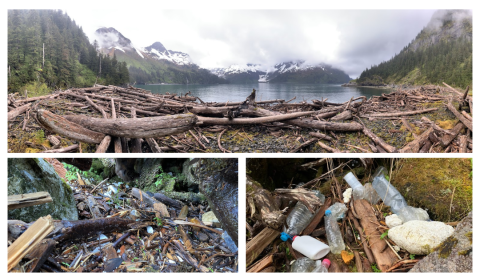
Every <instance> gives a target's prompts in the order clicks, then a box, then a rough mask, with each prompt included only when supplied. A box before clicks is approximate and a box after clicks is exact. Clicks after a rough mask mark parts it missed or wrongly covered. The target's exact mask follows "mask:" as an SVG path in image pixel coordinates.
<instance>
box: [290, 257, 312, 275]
mask: <svg viewBox="0 0 480 278" xmlns="http://www.w3.org/2000/svg"><path fill="white" fill-rule="evenodd" d="M315 266H316V264H315V261H313V260H311V259H309V258H307V257H303V258H300V259H298V260H296V261H294V262H293V264H292V270H291V272H312V270H314V269H315Z"/></svg>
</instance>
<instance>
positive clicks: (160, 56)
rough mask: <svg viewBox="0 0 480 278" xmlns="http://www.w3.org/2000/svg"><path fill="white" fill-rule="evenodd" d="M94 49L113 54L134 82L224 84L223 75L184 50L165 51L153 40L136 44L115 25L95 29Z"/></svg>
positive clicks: (163, 47)
mask: <svg viewBox="0 0 480 278" xmlns="http://www.w3.org/2000/svg"><path fill="white" fill-rule="evenodd" d="M95 40H96V43H97V47H98V48H97V49H98V50H99V51H100V52H101V53H103V54H106V55H110V56H114V55H115V56H116V57H117V60H118V61H120V62H125V63H126V64H127V67H128V71H129V74H130V81H131V82H132V83H137V84H150V83H173V84H187V83H191V84H217V83H226V82H227V81H226V80H225V79H223V78H219V77H218V76H216V75H214V74H212V73H211V72H210V71H208V70H206V69H202V68H200V67H199V66H198V65H196V64H194V63H193V62H192V61H191V60H190V56H189V55H188V54H186V53H183V52H180V51H174V50H168V49H167V48H166V47H165V46H164V45H163V44H162V43H160V42H155V43H153V44H152V45H150V46H147V47H138V46H136V45H135V44H134V43H132V41H130V40H129V39H128V38H126V37H125V36H123V35H122V34H121V33H120V32H119V31H117V30H115V29H114V28H100V29H98V30H97V31H96V32H95Z"/></svg>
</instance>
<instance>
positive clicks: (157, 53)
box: [144, 42, 192, 65]
mask: <svg viewBox="0 0 480 278" xmlns="http://www.w3.org/2000/svg"><path fill="white" fill-rule="evenodd" d="M144 51H145V53H147V54H149V55H150V56H151V57H152V58H154V59H157V60H167V61H170V62H172V63H174V64H177V65H189V64H191V63H192V61H191V60H190V56H189V55H188V54H187V53H183V52H180V51H173V50H167V49H166V48H165V47H164V46H163V44H161V43H160V42H155V43H154V44H152V45H150V46H148V47H145V49H144Z"/></svg>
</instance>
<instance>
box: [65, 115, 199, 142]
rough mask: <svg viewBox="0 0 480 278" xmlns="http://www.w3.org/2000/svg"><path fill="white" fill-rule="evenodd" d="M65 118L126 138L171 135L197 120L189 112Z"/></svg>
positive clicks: (73, 116) (188, 126) (189, 126)
mask: <svg viewBox="0 0 480 278" xmlns="http://www.w3.org/2000/svg"><path fill="white" fill-rule="evenodd" d="M65 119H67V120H69V121H71V122H74V123H77V124H79V125H82V126H84V127H86V128H89V129H91V130H94V131H97V132H103V133H105V134H108V135H112V136H117V137H127V138H152V137H162V136H167V135H173V134H177V133H181V132H184V131H187V130H189V129H191V128H193V126H194V125H195V123H196V122H197V117H196V116H195V115H194V114H190V113H189V114H181V115H173V116H161V117H147V118H135V119H132V118H122V119H100V118H92V117H87V116H83V115H69V116H65ZM102 139H103V137H102ZM100 141H101V140H100ZM98 143H99V142H98Z"/></svg>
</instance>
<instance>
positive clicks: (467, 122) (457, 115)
mask: <svg viewBox="0 0 480 278" xmlns="http://www.w3.org/2000/svg"><path fill="white" fill-rule="evenodd" d="M447 108H448V110H450V111H451V112H452V113H453V114H454V115H455V117H457V118H458V119H459V120H460V121H461V122H462V123H463V124H464V125H465V126H466V127H468V129H470V130H471V131H473V125H472V122H471V121H469V120H468V119H467V118H465V116H463V115H462V114H460V112H458V111H457V109H455V107H453V105H452V103H451V102H449V103H448V104H447Z"/></svg>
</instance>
